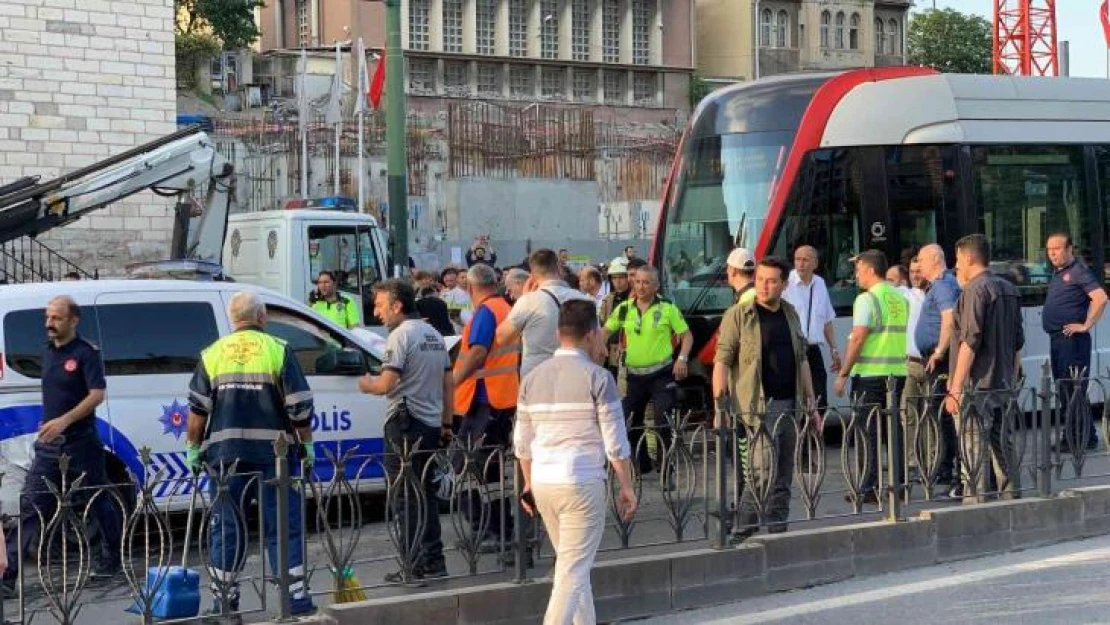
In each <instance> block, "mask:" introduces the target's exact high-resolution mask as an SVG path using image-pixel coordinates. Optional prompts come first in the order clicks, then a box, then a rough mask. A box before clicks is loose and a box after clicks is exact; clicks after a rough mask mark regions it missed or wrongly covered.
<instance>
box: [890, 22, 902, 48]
mask: <svg viewBox="0 0 1110 625" xmlns="http://www.w3.org/2000/svg"><path fill="white" fill-rule="evenodd" d="M888 25H889V27H890V28H889V31H888V32H889V34H888V35H887V41H888V42H889V43H887V48H888V49H889V50H890V53H891V54H902V38H901V37H900V36H899V35H898V31H899V30H900V29H899V28H898V20H896V19H893V18H891V20H890V22H888Z"/></svg>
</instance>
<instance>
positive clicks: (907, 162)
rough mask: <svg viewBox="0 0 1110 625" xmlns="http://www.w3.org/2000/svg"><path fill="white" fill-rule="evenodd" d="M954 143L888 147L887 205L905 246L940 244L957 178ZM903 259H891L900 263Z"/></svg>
mask: <svg viewBox="0 0 1110 625" xmlns="http://www.w3.org/2000/svg"><path fill="white" fill-rule="evenodd" d="M956 162H957V153H956V149H955V148H954V147H953V146H937V145H926V146H916V145H914V146H911V145H901V146H894V147H889V148H887V149H886V189H887V204H888V208H889V210H890V216H891V220H892V221H893V223H894V228H895V230H896V232H897V235H898V243H899V245H900V246H901V247H902V248H903V249H906V248H913V247H916V248H920V247H922V246H924V245H928V244H930V243H938V242H940V239H939V238H938V234H939V231H943V229H944V224H945V216H946V213H947V212H948V211H950V210H953V208H954V207H952V206H949V204H950V203H954V200H953V201H952V202H950V201H949V197H950V194H951V192H952V190H953V186H954V184H953V183H954V181H955V179H956V169H957V165H956ZM898 260H899V259H891V262H897V261H898Z"/></svg>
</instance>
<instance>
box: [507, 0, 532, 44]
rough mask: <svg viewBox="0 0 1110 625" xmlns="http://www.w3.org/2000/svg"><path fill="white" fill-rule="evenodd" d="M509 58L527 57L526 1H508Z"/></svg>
mask: <svg viewBox="0 0 1110 625" xmlns="http://www.w3.org/2000/svg"><path fill="white" fill-rule="evenodd" d="M509 56H528V2H527V0H509Z"/></svg>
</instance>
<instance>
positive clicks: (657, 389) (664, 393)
mask: <svg viewBox="0 0 1110 625" xmlns="http://www.w3.org/2000/svg"><path fill="white" fill-rule="evenodd" d="M627 376H628V392H627V393H626V394H625V396H624V401H622V402H621V404H622V406H621V407H622V408H623V409H624V415H625V417H626V418H627V417H629V416H630V415H631V419H632V428H631V429H630V430H629V432H628V442H629V443H630V444H631V445H632V451H633V453H634V454H635V455H636V464H637V466H638V467H639V470H640V473H641V474H645V473H650V472H651V469H652V465H651V457H650V455H649V454H648V446H647V441H643V444H641V442H640V441H641V440H642V439H643V437H644V413H645V412H646V411H647V406H648V402H649V401H650V402H652V403H653V404H654V406H655V430H656V432H658V433H659V440H660V441H661V442H662V445H663V447H664V448H665V449H667V450H670V447H671V440H672V439H673V438H674V433H673V432H672V431H671V426H670V425H669V424H668V422H667V419H666V417H671V416H672V415H671V412H672V411H673V410H674V408H675V404H676V403H677V402H678V399H677V394H676V382H675V379H674V372H673V370H672V369H671V368H670V367H664V368H662V369H660V370H659V371H656V372H654V373H649V374H647V375H637V374H635V373H629V374H627ZM676 425H677V424H676Z"/></svg>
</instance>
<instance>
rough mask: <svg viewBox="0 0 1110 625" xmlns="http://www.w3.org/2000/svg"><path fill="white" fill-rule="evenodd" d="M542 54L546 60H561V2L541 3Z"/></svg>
mask: <svg viewBox="0 0 1110 625" xmlns="http://www.w3.org/2000/svg"><path fill="white" fill-rule="evenodd" d="M540 20H542V21H541V29H540V53H541V54H542V55H543V58H545V59H557V58H559V0H543V1H542V2H540Z"/></svg>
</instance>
